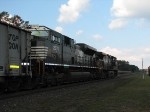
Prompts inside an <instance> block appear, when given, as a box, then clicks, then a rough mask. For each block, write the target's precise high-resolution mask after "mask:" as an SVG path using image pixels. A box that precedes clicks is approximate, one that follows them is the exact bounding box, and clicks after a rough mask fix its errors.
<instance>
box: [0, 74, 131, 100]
mask: <svg viewBox="0 0 150 112" xmlns="http://www.w3.org/2000/svg"><path fill="white" fill-rule="evenodd" d="M128 76H132V74H125V75H118V76H117V77H115V78H114V79H99V80H92V81H86V82H76V83H65V84H63V85H59V86H52V87H47V88H40V89H33V90H22V91H18V92H14V93H7V92H6V93H4V94H2V95H1V96H0V100H4V99H9V98H14V97H20V96H25V95H29V94H36V93H40V92H46V91H52V90H57V89H62V88H68V87H73V86H79V85H84V84H90V83H96V82H100V83H105V82H108V81H113V82H114V81H116V80H119V79H120V78H124V77H128Z"/></svg>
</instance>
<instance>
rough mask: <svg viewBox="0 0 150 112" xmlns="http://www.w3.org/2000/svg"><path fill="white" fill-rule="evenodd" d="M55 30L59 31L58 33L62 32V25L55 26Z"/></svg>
mask: <svg viewBox="0 0 150 112" xmlns="http://www.w3.org/2000/svg"><path fill="white" fill-rule="evenodd" d="M55 30H56V31H57V32H59V33H62V31H63V28H62V27H60V26H58V27H56V28H55Z"/></svg>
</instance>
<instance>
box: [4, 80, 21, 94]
mask: <svg viewBox="0 0 150 112" xmlns="http://www.w3.org/2000/svg"><path fill="white" fill-rule="evenodd" d="M7 88H8V91H11V92H15V91H19V90H20V80H12V81H8V82H7Z"/></svg>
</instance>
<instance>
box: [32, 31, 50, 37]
mask: <svg viewBox="0 0 150 112" xmlns="http://www.w3.org/2000/svg"><path fill="white" fill-rule="evenodd" d="M31 32H32V33H31V35H34V36H48V32H47V31H44V30H42V31H39V30H34V31H31Z"/></svg>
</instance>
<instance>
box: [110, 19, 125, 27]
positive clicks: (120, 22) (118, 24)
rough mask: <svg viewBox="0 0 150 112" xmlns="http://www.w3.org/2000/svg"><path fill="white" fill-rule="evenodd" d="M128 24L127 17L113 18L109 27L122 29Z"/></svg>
mask: <svg viewBox="0 0 150 112" xmlns="http://www.w3.org/2000/svg"><path fill="white" fill-rule="evenodd" d="M126 25H127V21H126V20H125V19H123V18H118V19H115V20H112V21H111V23H110V24H109V26H108V28H109V29H111V30H113V29H121V28H124V27H125V26H126Z"/></svg>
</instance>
